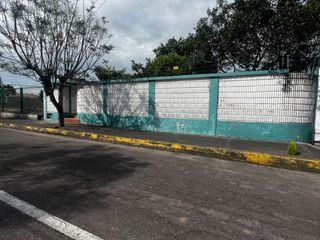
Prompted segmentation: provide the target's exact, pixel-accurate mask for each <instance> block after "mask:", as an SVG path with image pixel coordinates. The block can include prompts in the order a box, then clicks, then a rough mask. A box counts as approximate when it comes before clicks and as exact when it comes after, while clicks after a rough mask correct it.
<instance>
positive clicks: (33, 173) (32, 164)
mask: <svg viewBox="0 0 320 240" xmlns="http://www.w3.org/2000/svg"><path fill="white" fill-rule="evenodd" d="M66 143H67V144H66ZM119 151H120V150H119V148H116V147H112V145H108V146H107V145H102V144H83V143H81V142H76V141H75V142H72V143H71V142H64V141H60V142H59V141H53V142H51V144H48V143H46V144H45V143H37V144H27V145H25V144H23V145H22V144H21V145H20V144H6V145H0V153H1V155H0V190H4V191H6V192H7V193H9V194H11V195H13V196H15V197H17V198H19V199H21V200H24V201H26V202H28V203H29V204H32V205H34V206H36V207H38V208H40V209H42V210H44V211H47V212H49V213H50V214H53V215H55V216H57V217H60V218H62V219H64V220H66V221H68V216H71V215H72V214H73V213H75V212H79V211H81V212H86V211H90V210H93V209H95V208H96V209H99V208H102V210H106V208H107V206H108V204H107V201H106V199H107V198H108V193H107V188H108V186H111V184H112V183H113V182H115V181H119V180H121V179H123V178H127V177H128V176H130V175H132V174H133V173H134V172H135V171H138V169H139V168H145V167H147V166H148V165H149V164H147V163H145V162H144V163H143V162H141V161H139V160H137V159H135V158H134V157H132V156H130V155H129V154H125V153H121V152H119ZM13 153H15V154H13ZM0 217H5V216H1V214H0ZM23 223H24V224H25V222H23ZM23 223H21V224H23ZM6 224H9V223H7V222H6V221H0V228H5V227H6Z"/></svg>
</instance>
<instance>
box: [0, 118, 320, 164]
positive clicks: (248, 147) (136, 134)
mask: <svg viewBox="0 0 320 240" xmlns="http://www.w3.org/2000/svg"><path fill="white" fill-rule="evenodd" d="M0 122H5V123H13V124H21V125H32V126H36V127H50V128H54V127H57V126H58V124H57V123H51V122H48V121H33V120H20V119H15V120H13V119H1V118H0ZM63 129H66V130H72V131H79V132H90V133H96V134H104V135H111V136H118V137H124V138H135V139H144V140H152V141H160V142H169V143H179V144H186V145H196V146H202V147H214V148H225V149H232V150H238V151H250V152H259V153H267V154H275V155H279V156H288V155H287V148H288V144H287V143H280V142H265V141H252V140H239V139H231V138H219V137H208V136H199V135H185V134H174V133H159V132H146V131H136V130H128V129H112V128H106V127H101V126H92V125H83V124H81V125H67V126H66V127H64V128H63ZM298 148H299V149H298V150H299V152H300V154H299V155H296V156H295V157H297V158H307V159H320V147H317V146H313V145H311V144H305V143H298Z"/></svg>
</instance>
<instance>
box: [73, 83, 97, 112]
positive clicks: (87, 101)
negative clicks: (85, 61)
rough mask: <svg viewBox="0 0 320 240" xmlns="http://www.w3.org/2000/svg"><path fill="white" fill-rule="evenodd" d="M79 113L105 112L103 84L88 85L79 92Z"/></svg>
mask: <svg viewBox="0 0 320 240" xmlns="http://www.w3.org/2000/svg"><path fill="white" fill-rule="evenodd" d="M77 113H87V114H102V113H103V86H102V85H99V86H86V87H83V88H80V89H79V90H78V94H77Z"/></svg>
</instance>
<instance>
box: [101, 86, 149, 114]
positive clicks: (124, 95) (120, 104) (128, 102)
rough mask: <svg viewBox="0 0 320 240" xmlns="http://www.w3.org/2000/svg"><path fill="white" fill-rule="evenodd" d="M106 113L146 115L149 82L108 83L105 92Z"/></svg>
mask: <svg viewBox="0 0 320 240" xmlns="http://www.w3.org/2000/svg"><path fill="white" fill-rule="evenodd" d="M107 96H108V98H107V105H108V113H109V114H110V115H113V116H139V117H147V116H148V110H149V83H135V84H128V83H126V84H124V83H123V84H110V85H108V93H107Z"/></svg>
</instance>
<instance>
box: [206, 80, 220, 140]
mask: <svg viewBox="0 0 320 240" xmlns="http://www.w3.org/2000/svg"><path fill="white" fill-rule="evenodd" d="M218 95H219V78H213V79H210V89H209V121H208V124H209V126H208V128H209V132H208V134H209V135H212V136H214V135H216V131H217V116H218V115H217V114H218Z"/></svg>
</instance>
